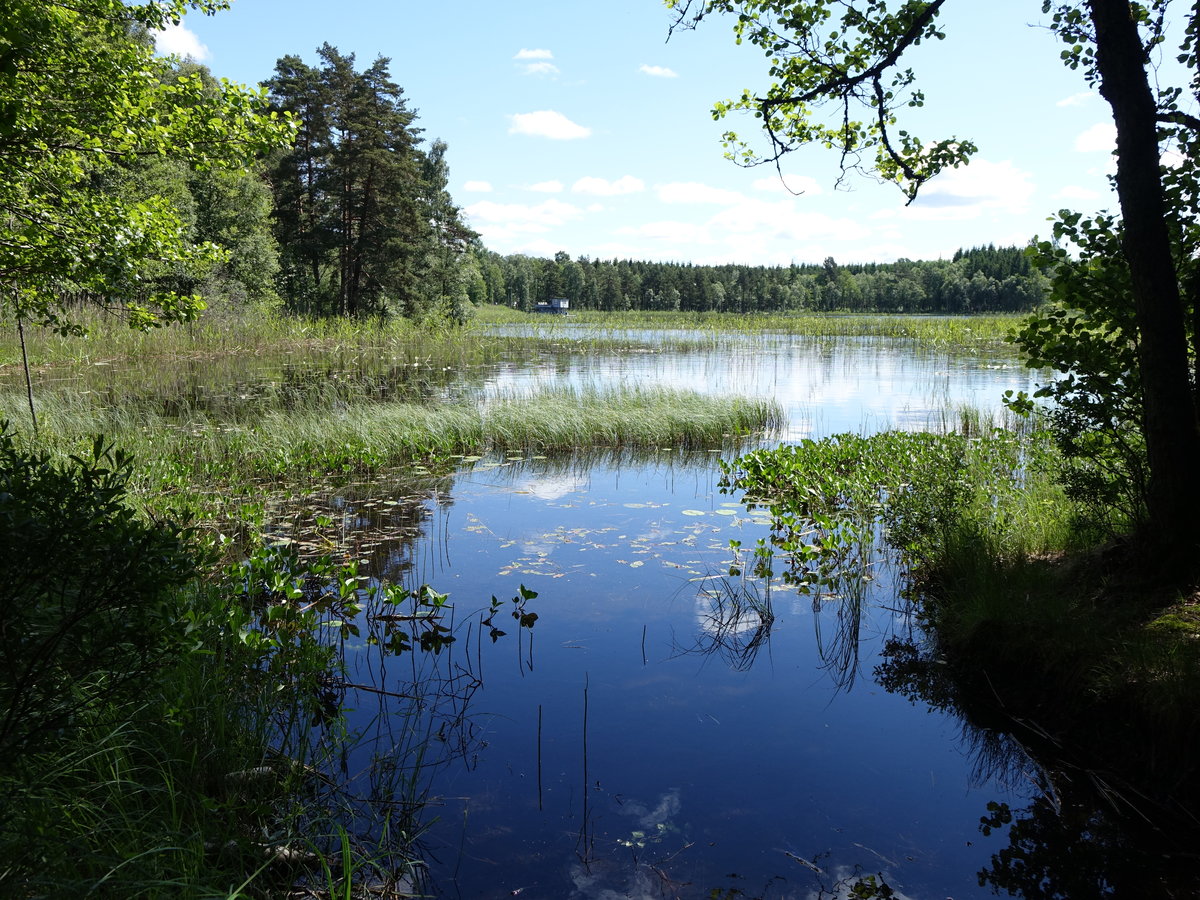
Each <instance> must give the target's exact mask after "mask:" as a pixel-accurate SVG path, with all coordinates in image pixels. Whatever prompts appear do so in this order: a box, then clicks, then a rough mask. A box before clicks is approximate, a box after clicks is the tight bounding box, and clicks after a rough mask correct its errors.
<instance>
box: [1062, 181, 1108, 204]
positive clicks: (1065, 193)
mask: <svg viewBox="0 0 1200 900" xmlns="http://www.w3.org/2000/svg"><path fill="white" fill-rule="evenodd" d="M1100 196H1101V195H1100V193H1099V192H1098V191H1093V190H1092V189H1091V188H1085V187H1080V186H1079V185H1077V184H1068V185H1066V186H1065V187H1063V188H1061V189H1060V190H1058V191H1057V192H1055V194H1054V196H1053V198H1052V199H1054V200H1082V201H1091V200H1099V199H1100Z"/></svg>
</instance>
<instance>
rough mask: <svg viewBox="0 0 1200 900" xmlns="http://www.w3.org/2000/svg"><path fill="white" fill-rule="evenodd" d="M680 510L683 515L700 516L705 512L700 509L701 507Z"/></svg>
mask: <svg viewBox="0 0 1200 900" xmlns="http://www.w3.org/2000/svg"><path fill="white" fill-rule="evenodd" d="M680 511H681V512H682V513H683V514H684V515H685V516H702V515H704V514H705V513H704V510H702V509H684V510H680Z"/></svg>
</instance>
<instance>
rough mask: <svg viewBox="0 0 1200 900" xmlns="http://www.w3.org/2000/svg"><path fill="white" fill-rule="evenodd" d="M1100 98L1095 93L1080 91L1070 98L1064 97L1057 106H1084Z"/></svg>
mask: <svg viewBox="0 0 1200 900" xmlns="http://www.w3.org/2000/svg"><path fill="white" fill-rule="evenodd" d="M1098 96H1100V95H1099V94H1097V93H1096V92H1095V91H1080V92H1079V93H1078V94H1072V95H1071V96H1070V97H1063V98H1062V99H1061V100H1059V101H1058V102H1057V103H1055V104H1054V105H1055V106H1083V104H1085V103H1090V102H1091V101H1093V100H1095V99H1096V97H1098Z"/></svg>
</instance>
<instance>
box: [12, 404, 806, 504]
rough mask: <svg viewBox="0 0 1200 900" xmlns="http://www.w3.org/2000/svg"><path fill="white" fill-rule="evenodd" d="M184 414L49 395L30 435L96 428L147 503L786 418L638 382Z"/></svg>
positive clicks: (719, 437)
mask: <svg viewBox="0 0 1200 900" xmlns="http://www.w3.org/2000/svg"><path fill="white" fill-rule="evenodd" d="M182 412H183V414H182V415H166V414H164V412H163V411H162V410H161V409H159V408H156V406H155V404H139V403H133V402H126V403H121V404H99V403H96V402H94V397H93V396H92V395H87V394H80V393H75V392H69V391H67V392H59V393H56V394H53V395H50V396H48V397H44V398H42V399H40V400H39V401H38V422H39V427H40V432H39V434H40V441H41V442H42V443H44V444H46V445H49V446H51V447H53V448H54V449H55V451H56V452H58V453H60V454H62V455H64V456H65V455H68V454H71V453H78V452H81V451H83V450H85V449H86V448H87V447H88V446H90V443H91V440H92V438H91V436H92V435H95V434H103V435H105V436H106V437H107V438H108V439H109V440H111V441H113V442H115V443H116V445H117V446H119V447H121V448H123V449H125V450H128V451H130V452H132V453H133V454H134V455H135V457H136V458H137V459H138V460H139V462H140V474H141V477H140V479H139V483H138V485H137V490H138V494H139V496H141V497H142V498H143V499H144V500H148V501H151V502H153V500H154V498H155V496H156V495H158V494H160V493H168V494H176V493H180V492H182V493H184V494H190V493H191V492H192V491H194V490H199V489H202V488H203V489H207V488H208V486H210V485H212V484H213V483H221V484H230V485H239V484H240V485H242V486H245V484H246V483H248V482H256V481H261V480H262V479H270V480H274V481H288V480H295V479H305V480H312V479H320V478H325V477H333V476H338V475H341V474H345V473H347V472H352V471H361V470H371V469H376V468H382V467H386V466H392V465H396V464H399V463H403V462H406V461H411V460H415V459H429V458H430V457H447V456H450V455H452V454H460V455H461V454H472V453H475V454H478V453H485V452H488V451H509V452H511V451H525V452H536V453H545V452H551V451H566V450H576V449H586V448H595V447H608V448H614V449H619V450H624V449H629V450H635V449H654V450H657V449H662V448H667V447H669V448H672V449H679V450H696V449H700V450H709V449H726V448H734V447H737V446H740V445H744V443H745V439H746V437H747V436H749V435H751V434H763V433H766V432H771V431H773V430H775V429H778V428H779V427H781V426H782V424H783V419H784V414H783V411H782V410H781V409H780V408H779V406H778V405H777V404H775V403H774V402H773V401H766V400H751V399H744V398H738V397H710V396H704V395H699V394H693V393H688V392H681V391H673V390H665V389H640V388H625V389H620V390H615V391H600V390H595V389H581V390H570V389H555V390H547V391H541V392H537V393H530V394H526V395H520V396H507V397H500V398H498V399H495V400H493V401H492V402H490V403H487V404H468V403H462V402H460V403H439V404H435V405H431V404H428V403H414V402H404V401H398V402H379V403H371V402H356V403H348V404H347V403H341V402H338V403H335V404H330V405H317V404H315V403H314V404H311V405H307V406H302V407H299V408H288V409H285V408H273V409H267V410H264V411H261V412H260V414H259V415H257V416H256V417H254V418H248V417H242V418H240V419H237V420H232V419H230V418H225V417H221V416H215V415H213V414H212V411H211V410H203V409H198V408H197V409H186V410H183V411H182ZM0 417H2V418H7V419H9V420H11V421H13V422H14V423H15V424H16V425H17V426H18V427H19V428H21V430H22V432H23V433H25V434H26V435H28V434H29V424H30V423H29V414H28V410H27V409H26V408H25V407H24V397H23V396H22V395H21V394H20V393H19V392H17V391H8V392H5V393H0Z"/></svg>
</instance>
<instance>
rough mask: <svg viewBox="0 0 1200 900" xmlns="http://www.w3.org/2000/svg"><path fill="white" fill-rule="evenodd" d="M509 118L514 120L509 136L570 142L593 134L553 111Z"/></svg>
mask: <svg viewBox="0 0 1200 900" xmlns="http://www.w3.org/2000/svg"><path fill="white" fill-rule="evenodd" d="M509 118H511V119H512V125H511V126H510V127H509V129H508V133H509V134H529V135H533V136H534V137H545V138H551V139H552V140H556V141H570V140H575V139H577V138H585V137H590V136H591V133H592V129H590V128H585V127H584V126H582V125H577V124H576V123H574V122H572V121H571V120H570V119H568V118H567V117H566V116H564V115H563V114H562V113H560V112H555V111H554V110H552V109H542V110H538V111H537V112H530V113H517V114H515V115H513V116H510V117H509Z"/></svg>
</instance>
